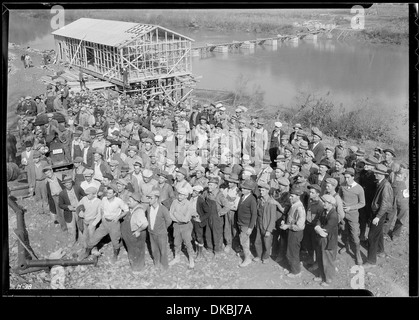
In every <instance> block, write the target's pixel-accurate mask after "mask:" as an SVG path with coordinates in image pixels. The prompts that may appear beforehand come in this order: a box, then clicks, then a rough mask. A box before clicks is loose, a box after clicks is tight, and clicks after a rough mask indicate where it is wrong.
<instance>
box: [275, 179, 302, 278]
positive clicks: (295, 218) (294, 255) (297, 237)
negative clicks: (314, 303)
mask: <svg viewBox="0 0 419 320" xmlns="http://www.w3.org/2000/svg"><path fill="white" fill-rule="evenodd" d="M301 195H302V191H301V190H300V189H298V188H296V187H294V188H292V189H291V191H290V202H291V208H290V210H289V211H288V215H287V220H286V222H285V221H282V222H281V226H280V229H282V230H287V232H288V235H287V254H286V256H287V260H288V264H289V267H290V272H289V273H288V274H287V276H288V277H289V278H297V277H301V265H300V248H301V241H302V240H303V235H304V227H305V220H306V210H305V209H304V206H303V203H302V202H301V200H300V196H301Z"/></svg>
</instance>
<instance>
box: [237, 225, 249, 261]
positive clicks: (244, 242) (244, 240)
mask: <svg viewBox="0 0 419 320" xmlns="http://www.w3.org/2000/svg"><path fill="white" fill-rule="evenodd" d="M248 229H249V228H248V227H245V226H240V225H239V231H240V234H239V238H240V244H241V246H242V248H243V253H244V258H245V259H250V236H249V235H247V233H246V232H247V230H248Z"/></svg>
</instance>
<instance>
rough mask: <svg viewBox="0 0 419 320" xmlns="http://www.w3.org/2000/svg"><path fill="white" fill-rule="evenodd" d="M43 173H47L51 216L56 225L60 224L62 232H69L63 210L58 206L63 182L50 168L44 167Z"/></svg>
mask: <svg viewBox="0 0 419 320" xmlns="http://www.w3.org/2000/svg"><path fill="white" fill-rule="evenodd" d="M42 171H43V172H44V173H45V176H46V182H47V194H48V205H49V210H50V212H51V216H52V218H53V220H54V223H55V224H58V223H59V224H60V227H61V230H63V231H67V230H68V229H67V224H66V222H65V220H64V215H63V211H62V209H61V208H60V207H59V205H58V199H59V195H60V192H61V191H62V190H63V189H64V185H63V184H62V183H61V180H60V179H58V177H57V176H56V175H55V173H54V171H53V170H52V168H51V167H50V166H46V167H44V169H42ZM54 215H55V216H54Z"/></svg>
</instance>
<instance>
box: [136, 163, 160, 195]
mask: <svg viewBox="0 0 419 320" xmlns="http://www.w3.org/2000/svg"><path fill="white" fill-rule="evenodd" d="M142 174H143V181H142V182H139V186H140V189H139V192H140V193H141V194H142V195H145V196H147V195H149V194H150V192H151V191H152V190H153V189H156V188H157V187H158V181H157V180H156V179H154V178H153V171H151V170H150V169H144V170H143V173H142Z"/></svg>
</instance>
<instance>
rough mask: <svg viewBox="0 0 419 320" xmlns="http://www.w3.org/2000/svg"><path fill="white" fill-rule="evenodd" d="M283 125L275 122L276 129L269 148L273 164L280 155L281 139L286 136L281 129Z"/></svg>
mask: <svg viewBox="0 0 419 320" xmlns="http://www.w3.org/2000/svg"><path fill="white" fill-rule="evenodd" d="M281 128H282V123H281V122H279V121H277V122H275V128H274V129H273V131H272V134H271V144H270V146H269V156H270V158H271V162H274V161H275V159H276V156H277V155H278V147H279V146H280V145H281V138H282V136H283V135H284V134H285V132H284V131H283V130H282V129H281Z"/></svg>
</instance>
